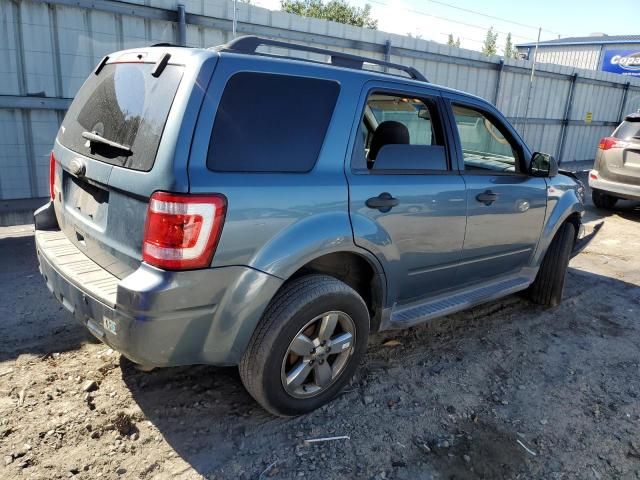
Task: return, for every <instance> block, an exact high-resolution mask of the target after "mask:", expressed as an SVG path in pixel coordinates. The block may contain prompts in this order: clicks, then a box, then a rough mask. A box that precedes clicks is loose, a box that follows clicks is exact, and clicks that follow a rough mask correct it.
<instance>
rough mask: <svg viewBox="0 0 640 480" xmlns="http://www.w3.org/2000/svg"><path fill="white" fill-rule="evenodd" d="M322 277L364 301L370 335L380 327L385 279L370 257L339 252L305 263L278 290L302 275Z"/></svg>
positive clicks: (384, 295)
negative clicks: (340, 284) (368, 319)
mask: <svg viewBox="0 0 640 480" xmlns="http://www.w3.org/2000/svg"><path fill="white" fill-rule="evenodd" d="M311 274H324V275H328V276H331V277H334V278H336V279H338V280H340V281H342V282H344V283H345V284H347V285H348V286H350V287H351V288H353V289H354V290H355V291H356V292H357V293H358V294H359V295H360V296H361V297H362V299H363V300H364V302H365V304H366V305H367V308H368V309H369V315H370V318H371V320H370V322H371V325H370V327H371V328H370V331H371V332H375V331H377V330H378V328H379V327H380V323H381V320H382V310H383V308H384V305H385V299H386V291H387V288H386V276H385V274H384V271H383V270H382V266H381V265H380V264H379V263H378V262H377V260H375V258H371V257H370V256H369V255H366V254H362V253H358V252H353V251H338V252H332V253H326V254H323V255H319V256H317V257H315V258H313V259H312V260H308V261H307V262H305V263H304V264H303V265H301V266H300V267H298V269H297V270H296V271H295V272H294V273H293V274H292V275H291V276H290V277H289V278H287V279H286V281H285V283H284V284H283V285H282V287H281V288H284V287H285V285H287V284H288V283H289V282H291V281H293V280H295V279H297V278H300V277H302V276H305V275H311Z"/></svg>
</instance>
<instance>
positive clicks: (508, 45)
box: [504, 32, 516, 58]
mask: <svg viewBox="0 0 640 480" xmlns="http://www.w3.org/2000/svg"><path fill="white" fill-rule="evenodd" d="M515 53H516V50H515V48H513V42H512V41H511V32H509V33H507V40H506V42H505V44H504V58H514V54H515Z"/></svg>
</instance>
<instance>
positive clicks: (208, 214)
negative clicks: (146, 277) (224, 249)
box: [142, 192, 227, 270]
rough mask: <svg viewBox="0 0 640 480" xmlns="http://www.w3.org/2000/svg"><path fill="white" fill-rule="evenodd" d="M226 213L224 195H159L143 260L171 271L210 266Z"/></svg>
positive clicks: (149, 217)
mask: <svg viewBox="0 0 640 480" xmlns="http://www.w3.org/2000/svg"><path fill="white" fill-rule="evenodd" d="M226 210H227V200H226V198H225V197H224V196H223V195H185V194H176V193H167V192H155V193H154V194H153V195H152V196H151V199H150V201H149V208H148V210H147V221H146V224H145V228H144V240H143V243H142V259H143V260H144V261H145V262H147V263H149V264H151V265H154V266H156V267H160V268H165V269H167V270H188V269H194V268H204V267H208V266H209V264H210V263H211V259H212V258H213V254H214V252H215V249H216V246H217V244H218V239H219V238H220V234H221V233H222V226H223V224H224V217H225V213H226Z"/></svg>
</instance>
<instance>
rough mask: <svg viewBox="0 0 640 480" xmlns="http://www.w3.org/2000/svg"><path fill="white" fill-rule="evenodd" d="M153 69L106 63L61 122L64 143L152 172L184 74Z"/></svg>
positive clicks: (90, 154) (172, 68) (170, 69)
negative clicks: (153, 71) (160, 73)
mask: <svg viewBox="0 0 640 480" xmlns="http://www.w3.org/2000/svg"><path fill="white" fill-rule="evenodd" d="M153 67H154V65H153V64H151V63H120V64H108V65H106V66H105V67H104V68H103V69H102V71H101V72H100V73H99V75H95V74H93V73H92V74H91V75H90V76H89V78H88V79H87V81H86V82H85V83H84V85H83V86H82V88H81V89H80V91H79V92H78V94H77V95H76V98H75V99H74V101H73V103H72V104H71V107H70V108H69V111H68V112H67V115H66V116H65V119H64V121H63V122H62V127H61V128H60V136H59V140H60V143H62V144H63V145H64V146H66V147H68V148H69V149H71V150H73V151H75V152H78V153H81V154H83V155H86V156H88V157H91V158H95V159H96V160H100V161H103V162H107V163H111V164H113V165H119V166H122V167H125V168H130V169H133V170H143V171H148V170H151V168H152V167H153V163H154V160H155V156H156V152H157V150H158V145H159V144H160V138H161V136H162V131H163V129H164V125H165V123H166V121H167V116H168V115H169V110H170V109H171V104H172V102H173V98H174V97H175V94H176V91H177V89H178V85H179V83H180V79H181V77H182V70H183V67H180V66H176V65H168V66H167V67H166V68H165V70H164V71H163V72H162V75H160V76H159V77H154V76H153V75H151V71H152V69H153Z"/></svg>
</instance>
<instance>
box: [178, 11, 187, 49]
mask: <svg viewBox="0 0 640 480" xmlns="http://www.w3.org/2000/svg"><path fill="white" fill-rule="evenodd" d="M178 45H180V46H181V47H186V46H187V14H186V13H185V9H184V5H182V4H178Z"/></svg>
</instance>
